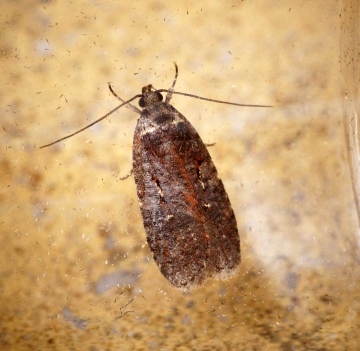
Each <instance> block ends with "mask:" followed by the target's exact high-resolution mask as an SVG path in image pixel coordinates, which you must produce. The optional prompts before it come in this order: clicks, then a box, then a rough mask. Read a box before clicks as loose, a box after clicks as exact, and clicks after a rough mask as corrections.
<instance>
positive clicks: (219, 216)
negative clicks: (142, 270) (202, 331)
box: [42, 64, 269, 292]
mask: <svg viewBox="0 0 360 351" xmlns="http://www.w3.org/2000/svg"><path fill="white" fill-rule="evenodd" d="M175 72H176V73H175V79H174V81H173V84H172V86H171V88H170V89H169V90H166V89H160V90H156V89H154V88H153V87H152V86H151V85H147V86H145V87H143V88H142V93H141V94H138V95H136V96H134V97H133V98H131V99H130V100H128V101H124V100H122V99H121V98H120V97H118V96H117V95H116V94H115V92H114V91H113V90H112V88H111V86H110V85H109V88H110V90H111V92H112V93H113V95H115V96H116V97H117V98H118V99H119V100H121V101H122V102H123V103H122V104H121V105H119V106H117V107H116V108H115V109H113V110H112V111H110V112H109V113H107V114H106V115H105V116H103V117H101V118H99V119H98V120H96V121H95V122H93V123H91V124H89V125H88V126H86V127H84V128H82V129H80V130H78V131H77V132H75V133H72V134H70V135H68V136H66V137H64V138H61V139H59V140H57V141H55V142H52V143H50V144H47V145H44V146H42V147H47V146H50V145H53V144H55V143H57V142H59V141H61V140H64V139H67V138H69V137H71V136H73V135H75V134H78V133H79V132H81V131H83V130H84V129H87V128H89V127H90V126H92V125H94V124H95V123H97V122H99V121H101V120H102V119H104V118H106V117H108V116H109V115H110V114H111V113H113V112H115V111H116V110H118V109H119V108H120V107H122V106H126V107H129V108H131V109H132V110H133V111H135V112H137V113H139V114H140V118H139V119H138V122H137V126H136V129H135V133H134V143H133V169H132V171H133V174H134V178H135V184H136V189H137V195H138V199H139V205H140V211H141V214H142V218H143V223H144V228H145V232H146V239H147V242H148V245H149V247H150V250H151V252H152V254H153V257H154V260H155V262H156V264H157V266H158V267H159V269H160V271H161V273H162V274H163V276H164V277H165V278H166V279H167V280H168V281H169V282H170V283H171V284H172V285H173V286H174V287H176V288H178V289H179V290H181V291H182V292H189V291H191V290H192V289H193V288H194V287H196V286H199V285H202V283H203V282H204V280H205V279H207V278H210V277H215V278H222V279H224V278H229V277H231V276H233V275H234V274H235V272H236V270H237V267H238V266H239V264H240V238H239V233H238V229H237V225H236V219H235V215H234V211H233V209H232V207H231V203H230V200H229V197H228V195H227V193H226V191H225V188H224V185H223V183H222V181H221V179H220V178H219V176H218V172H217V170H216V167H215V165H214V163H213V161H212V159H211V157H210V154H209V152H208V150H207V147H206V145H205V144H204V142H203V141H202V140H201V138H200V136H199V134H198V133H197V132H196V130H195V129H194V127H193V126H192V125H191V124H190V122H189V121H188V120H187V119H186V118H185V117H184V116H183V115H182V114H181V113H180V112H179V111H177V110H176V109H175V108H174V107H173V106H172V105H171V104H170V103H169V102H170V99H171V98H172V95H173V94H181V95H185V96H190V97H195V98H199V99H202V100H207V101H213V102H218V103H226V104H231V105H236V106H254V107H269V106H265V105H244V104H237V103H229V102H223V101H219V100H213V99H208V98H202V97H198V96H195V95H191V94H186V93H180V92H175V91H174V86H175V83H176V80H177V77H178V67H177V65H176V64H175ZM162 92H167V95H166V98H165V101H163V96H162V94H161V93H162ZM136 98H140V100H139V106H140V107H141V108H142V110H139V109H138V108H137V107H135V106H133V105H131V104H130V102H131V101H132V100H134V99H136Z"/></svg>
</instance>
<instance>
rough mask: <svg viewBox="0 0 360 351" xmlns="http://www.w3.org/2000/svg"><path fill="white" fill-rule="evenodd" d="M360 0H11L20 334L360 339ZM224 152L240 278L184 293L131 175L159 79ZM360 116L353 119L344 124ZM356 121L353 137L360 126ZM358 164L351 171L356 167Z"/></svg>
mask: <svg viewBox="0 0 360 351" xmlns="http://www.w3.org/2000/svg"><path fill="white" fill-rule="evenodd" d="M358 7H359V4H358V2H357V1H343V2H339V1H335V0H330V1H326V2H325V1H320V0H315V1H296V2H295V1H266V0H263V1H260V0H253V1H225V2H224V1H217V2H214V1H192V2H190V1H177V2H171V1H167V2H165V1H161V0H157V1H129V2H127V1H112V0H108V1H73V2H66V1H17V2H14V1H7V0H5V1H3V2H2V10H1V11H2V15H1V16H0V22H1V28H0V31H1V36H0V56H1V77H2V79H1V82H2V84H1V86H0V101H1V104H0V109H1V117H0V120H1V127H2V128H0V130H1V146H2V153H1V155H0V157H1V158H0V162H1V168H0V171H1V180H2V181H1V183H2V187H1V190H0V199H1V212H0V213H1V218H0V223H1V237H0V238H1V247H2V255H1V265H0V274H1V283H0V349H4V350H5V349H8V350H27V349H28V350H34V349H37V350H44V349H47V348H48V349H54V350H89V351H90V350H91V351H95V350H282V351H290V350H322V351H324V350H359V349H360V341H359V336H358V335H359V326H360V325H359V324H360V323H359V307H360V299H359V288H360V286H359V285H360V284H359V283H360V269H359V261H360V260H359V242H360V239H359V219H358V213H359V211H357V208H358V203H359V200H358V194H359V190H358V189H359V184H360V182H359V180H358V167H359V163H358V161H359V156H358V155H359V154H360V153H359V151H358V150H359V145H358V121H357V118H358V115H359V100H358V98H359V85H358V84H359V66H358V63H359V61H358V56H357V55H358V43H359V41H358V40H359V36H358V34H359V32H358V25H359V8H358ZM173 61H176V62H177V64H178V66H179V78H178V82H177V85H176V90H177V91H181V92H187V93H191V94H197V95H200V96H205V97H209V98H215V99H221V100H227V101H233V102H240V103H248V104H270V105H274V107H273V108H272V109H261V108H240V107H235V106H229V105H218V104H214V103H210V102H204V101H201V100H195V99H190V98H187V97H180V96H174V97H173V99H172V101H171V103H172V104H173V105H174V106H175V107H176V108H177V109H178V110H179V111H180V112H181V113H182V114H184V115H185V116H186V117H187V118H188V120H189V121H190V122H191V123H192V124H193V126H194V127H195V128H196V130H197V131H198V132H199V134H200V135H201V137H202V139H203V140H204V142H206V143H213V142H215V145H214V146H212V147H210V148H209V151H210V153H211V155H212V158H213V161H214V163H215V165H216V166H217V169H218V171H219V175H220V177H221V178H222V180H223V182H224V185H225V188H226V190H227V193H228V195H229V198H230V200H231V203H232V206H233V209H234V212H235V215H236V219H237V222H238V228H239V231H240V237H241V253H242V262H241V265H240V267H239V271H238V273H237V275H236V276H235V277H233V278H232V279H229V280H227V281H221V280H220V281H218V280H214V279H209V280H208V281H206V282H205V284H204V286H202V287H199V288H197V289H195V290H194V291H193V292H192V293H191V294H182V293H181V292H179V291H177V290H176V289H174V288H172V287H171V286H170V285H169V283H168V282H167V281H166V279H165V278H164V277H163V276H162V275H161V273H160V272H159V269H158V268H157V266H156V264H155V263H154V261H153V258H152V255H151V252H150V250H149V248H148V245H147V243H146V238H145V231H144V228H143V224H142V218H141V214H140V210H139V206H138V200H137V196H136V190H135V184H134V179H133V177H129V178H128V179H127V180H125V181H120V180H117V177H118V176H124V175H126V174H127V173H128V172H129V171H130V170H131V167H132V165H131V162H132V136H133V132H134V129H135V125H136V120H137V118H138V115H136V114H135V113H134V112H133V111H131V110H129V109H126V108H124V109H120V110H119V111H118V112H116V113H115V114H114V115H112V116H111V117H110V118H109V119H107V120H105V121H103V122H102V123H100V124H97V125H96V126H94V127H92V128H91V129H89V130H87V131H84V132H83V133H81V134H79V135H77V136H75V137H73V138H71V139H69V140H67V141H64V142H61V143H59V144H57V145H54V146H53V147H49V148H46V149H39V146H40V145H43V144H46V143H48V142H51V141H53V140H55V139H58V138H60V137H62V136H64V135H66V134H68V133H71V132H74V131H76V130H77V129H80V128H81V127H83V126H85V125H86V124H88V123H90V122H91V121H93V120H95V119H96V118H98V117H100V116H102V115H103V114H105V113H106V112H108V111H109V110H111V109H112V108H114V107H115V106H116V105H117V104H118V101H117V100H116V99H115V98H114V97H113V95H112V94H111V93H110V92H109V90H108V87H107V82H111V83H112V86H113V88H114V90H115V91H116V92H117V94H118V95H119V96H121V97H122V98H124V99H128V98H131V97H132V96H134V95H136V94H138V93H140V92H141V88H142V87H143V86H145V85H147V84H153V86H154V87H156V88H157V89H160V88H165V89H166V88H169V87H170V86H171V83H172V80H173V77H174V66H173ZM344 127H345V128H344ZM344 131H345V132H344ZM349 166H350V167H349Z"/></svg>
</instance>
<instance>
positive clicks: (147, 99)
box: [139, 84, 163, 107]
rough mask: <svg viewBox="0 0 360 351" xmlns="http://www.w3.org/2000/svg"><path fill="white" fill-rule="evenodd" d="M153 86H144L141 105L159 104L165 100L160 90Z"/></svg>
mask: <svg viewBox="0 0 360 351" xmlns="http://www.w3.org/2000/svg"><path fill="white" fill-rule="evenodd" d="M152 89H154V88H153V86H152V85H151V84H150V85H147V86H146V87H143V88H142V97H141V98H140V100H139V106H140V107H147V106H151V105H154V104H157V103H159V102H161V101H162V100H163V96H162V95H161V94H160V93H159V92H158V91H156V90H155V91H153V90H152Z"/></svg>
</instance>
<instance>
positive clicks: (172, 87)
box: [165, 62, 179, 104]
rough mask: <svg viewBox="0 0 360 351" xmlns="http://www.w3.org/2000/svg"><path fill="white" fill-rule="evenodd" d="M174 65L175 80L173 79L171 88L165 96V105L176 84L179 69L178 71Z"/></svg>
mask: <svg viewBox="0 0 360 351" xmlns="http://www.w3.org/2000/svg"><path fill="white" fill-rule="evenodd" d="M174 65H175V79H174V81H173V83H172V86H171V88H170V89H169V92H168V93H167V95H166V99H165V104H168V103H169V101H170V99H171V97H172V93H173V91H174V86H175V83H176V79H177V77H178V73H179V69H178V66H177V64H176V62H174Z"/></svg>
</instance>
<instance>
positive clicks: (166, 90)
mask: <svg viewBox="0 0 360 351" xmlns="http://www.w3.org/2000/svg"><path fill="white" fill-rule="evenodd" d="M157 91H158V92H159V93H166V92H167V93H169V94H170V93H171V94H177V95H184V96H188V97H192V98H195V99H200V100H205V101H211V102H217V103H219V104H227V105H234V106H243V107H274V106H271V105H251V104H237V103H236V102H228V101H222V100H215V99H209V98H205V97H202V96H198V95H193V94H188V93H181V92H179V91H173V90H168V89H160V90H157ZM169 94H168V95H169Z"/></svg>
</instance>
